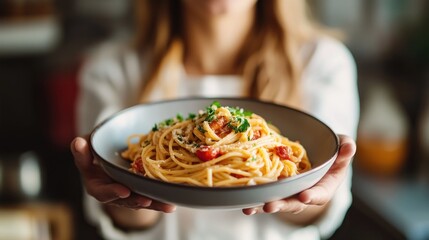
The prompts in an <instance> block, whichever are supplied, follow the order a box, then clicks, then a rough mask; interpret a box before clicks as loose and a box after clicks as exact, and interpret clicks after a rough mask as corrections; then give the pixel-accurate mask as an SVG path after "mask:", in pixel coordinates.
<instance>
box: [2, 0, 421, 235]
mask: <svg viewBox="0 0 429 240" xmlns="http://www.w3.org/2000/svg"><path fill="white" fill-rule="evenodd" d="M130 3H131V0H92V1H86V0H1V1H0V73H1V76H0V239H99V236H98V235H97V231H96V230H95V229H94V228H93V227H91V226H90V225H88V224H87V223H86V222H85V220H84V216H83V213H82V206H81V204H82V203H81V202H82V200H81V197H82V187H81V183H80V179H79V175H78V173H77V170H76V168H75V166H74V163H73V160H72V156H71V153H70V151H69V143H70V141H71V140H72V138H73V137H74V136H75V127H74V124H75V119H74V108H75V98H76V94H77V82H76V77H77V74H78V72H79V69H80V66H81V64H82V62H83V61H84V60H85V55H86V54H87V53H88V52H89V51H90V50H91V49H92V48H93V47H95V46H96V45H97V44H99V43H101V42H103V41H105V40H107V39H122V38H124V37H127V36H129V35H130V34H131V33H132V9H130ZM309 3H310V4H311V8H312V12H313V15H314V17H315V18H316V19H318V20H320V21H321V22H322V23H324V24H326V25H327V26H330V27H334V28H338V29H339V30H341V31H343V32H344V33H345V34H346V36H347V38H346V40H345V43H346V45H347V46H348V47H349V49H350V50H351V52H352V53H353V55H354V57H355V60H356V62H357V65H358V75H359V90H360V95H361V121H360V126H359V132H358V138H357V142H358V153H357V156H356V158H355V159H354V162H353V164H354V167H355V173H354V176H353V183H354V184H353V189H352V191H353V195H354V202H353V205H352V207H351V208H350V210H349V212H348V213H347V216H346V219H345V221H344V223H343V225H342V226H341V228H340V229H339V230H338V231H337V232H336V233H335V235H334V236H333V237H332V239H363V238H364V239H377V240H379V239H426V240H427V239H429V204H428V203H429V1H426V0H412V1H409V0H310V1H309Z"/></svg>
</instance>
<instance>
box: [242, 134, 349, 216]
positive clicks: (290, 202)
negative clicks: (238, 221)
mask: <svg viewBox="0 0 429 240" xmlns="http://www.w3.org/2000/svg"><path fill="white" fill-rule="evenodd" d="M339 139H340V149H339V152H338V156H337V159H336V160H335V162H334V163H333V164H332V166H331V168H330V169H329V170H328V172H327V173H326V175H325V176H323V178H322V179H321V180H320V181H319V182H318V183H316V184H315V185H314V186H313V187H311V188H309V189H307V190H304V191H302V192H301V193H299V194H297V195H295V196H293V197H290V198H285V199H282V200H279V201H273V202H269V203H266V204H264V205H263V206H261V207H259V208H246V209H243V213H244V214H246V215H252V214H255V213H263V212H265V213H275V212H284V213H292V214H291V215H289V216H290V217H289V216H288V215H285V218H287V219H288V220H291V221H294V222H295V223H308V222H310V221H312V220H314V219H316V218H317V217H318V216H319V215H320V214H321V213H322V212H323V210H324V208H325V206H326V205H327V203H328V202H329V201H330V200H331V198H332V197H333V196H334V193H335V191H336V190H337V188H338V187H339V186H340V184H341V183H342V182H343V181H344V179H345V177H346V174H347V168H348V166H349V164H350V162H351V159H352V157H353V156H354V154H355V152H356V143H355V142H354V141H353V139H351V138H350V137H347V136H344V135H339ZM298 213H300V214H298ZM294 218H295V219H294Z"/></svg>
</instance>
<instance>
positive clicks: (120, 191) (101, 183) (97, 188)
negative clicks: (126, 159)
mask: <svg viewBox="0 0 429 240" xmlns="http://www.w3.org/2000/svg"><path fill="white" fill-rule="evenodd" d="M85 187H86V191H87V193H88V194H89V195H91V196H93V197H94V198H95V199H97V200H98V201H99V202H102V203H108V202H111V201H114V200H117V199H124V198H128V197H129V196H130V195H131V191H130V190H129V189H128V188H126V187H124V186H123V185H121V184H118V183H115V182H112V183H106V181H105V180H104V179H100V180H98V179H92V180H87V181H86V184H85Z"/></svg>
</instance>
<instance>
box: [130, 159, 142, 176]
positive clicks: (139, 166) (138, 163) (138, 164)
mask: <svg viewBox="0 0 429 240" xmlns="http://www.w3.org/2000/svg"><path fill="white" fill-rule="evenodd" d="M131 168H132V169H134V171H136V172H138V173H144V167H143V161H142V159H141V158H140V157H139V158H137V159H136V160H135V161H134V162H133V163H132V164H131Z"/></svg>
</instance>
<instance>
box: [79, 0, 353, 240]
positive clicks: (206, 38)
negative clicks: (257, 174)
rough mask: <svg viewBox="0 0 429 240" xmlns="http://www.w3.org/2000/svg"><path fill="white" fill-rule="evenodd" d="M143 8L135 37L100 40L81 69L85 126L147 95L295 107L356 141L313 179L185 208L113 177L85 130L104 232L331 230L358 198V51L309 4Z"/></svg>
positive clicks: (162, 235) (82, 160) (174, 235)
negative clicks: (281, 192)
mask: <svg viewBox="0 0 429 240" xmlns="http://www.w3.org/2000/svg"><path fill="white" fill-rule="evenodd" d="M136 9H137V24H136V26H137V27H136V29H137V34H136V41H135V42H134V44H132V45H131V46H125V47H118V46H116V45H115V46H112V45H107V46H105V47H102V48H101V50H100V51H98V52H97V53H95V54H94V55H92V57H91V59H90V60H89V61H88V62H87V64H86V66H85V68H84V69H83V71H82V78H81V97H80V100H79V109H78V110H79V111H78V116H79V129H80V132H81V133H82V134H84V133H88V132H89V131H91V130H92V128H93V127H94V125H95V124H96V123H98V122H99V121H101V120H103V119H104V118H106V117H107V116H109V115H110V114H112V113H115V112H116V111H119V110H120V109H123V108H125V107H128V106H131V105H133V104H136V103H139V102H147V101H156V100H162V99H171V98H180V97H189V96H206V97H221V96H222V97H254V98H258V99H261V100H267V101H273V102H276V103H279V104H287V105H289V106H294V107H297V108H300V109H302V110H305V111H307V112H310V113H311V114H313V115H315V116H316V117H318V118H320V119H321V120H322V121H324V122H325V123H327V124H328V125H330V126H331V127H332V128H333V129H334V130H335V131H336V132H337V133H338V134H346V135H348V136H350V137H346V135H339V136H340V140H341V147H340V151H339V155H338V157H337V159H336V161H335V163H334V164H333V166H332V167H331V169H330V170H329V172H328V173H327V174H326V176H325V177H323V178H322V180H321V181H320V182H319V183H317V184H316V185H315V186H313V187H312V188H310V189H307V190H305V191H303V192H301V193H299V194H297V195H296V196H294V197H291V198H287V199H282V200H279V201H274V202H269V203H266V204H265V205H263V206H261V207H257V208H248V209H243V210H242V211H222V210H219V211H213V210H211V211H209V210H197V209H188V208H181V207H177V208H176V206H173V205H169V204H166V203H162V202H158V201H155V200H152V199H149V198H147V197H145V196H140V195H136V194H134V193H131V192H130V190H129V189H128V188H126V187H125V186H123V185H120V184H118V183H116V182H114V181H113V180H112V179H110V178H109V177H108V176H107V175H106V174H104V172H103V171H102V170H101V169H100V167H99V166H98V165H97V160H96V159H95V158H94V157H93V156H92V155H91V153H90V151H89V148H88V143H87V139H85V138H82V137H78V138H76V139H75V140H74V141H73V142H72V144H71V149H72V152H73V154H74V157H75V163H76V165H77V167H78V169H79V171H80V173H81V174H82V179H83V182H84V186H85V188H86V191H87V192H88V194H89V195H90V196H86V199H85V205H86V207H87V210H88V217H89V219H90V220H91V221H92V222H93V223H94V224H97V225H98V227H100V229H101V232H102V235H103V236H104V237H106V238H109V239H134V238H136V239H137V238H138V239H270V240H272V239H319V238H325V237H329V236H330V235H331V234H333V232H334V231H335V230H336V228H338V226H339V225H340V224H341V222H342V219H343V217H344V215H345V213H346V211H347V209H348V207H349V206H350V204H351V194H350V178H351V172H350V169H351V168H350V161H351V158H352V157H353V155H354V152H355V143H354V141H353V140H352V138H353V137H354V136H355V132H356V128H357V122H358V109H359V106H358V93H357V86H356V70H355V64H354V62H353V59H352V57H351V55H350V53H349V52H348V50H347V49H346V48H345V47H344V46H343V45H342V44H341V43H339V42H338V41H336V40H334V39H332V38H330V37H328V36H327V35H326V34H324V33H323V32H322V31H321V30H320V29H319V28H317V27H316V26H315V24H314V23H312V22H311V21H310V20H309V19H308V17H307V16H306V6H305V3H304V1H294V0H289V1H285V0H277V1H276V0H265V1H256V0H242V1H228V0H206V1H192V0H181V1H174V0H172V1H168V0H164V1H157V0H153V1H136ZM97 200H98V201H97ZM132 209H138V210H132ZM154 210H155V211H154ZM246 215H254V216H246ZM145 237H146V238H145Z"/></svg>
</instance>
